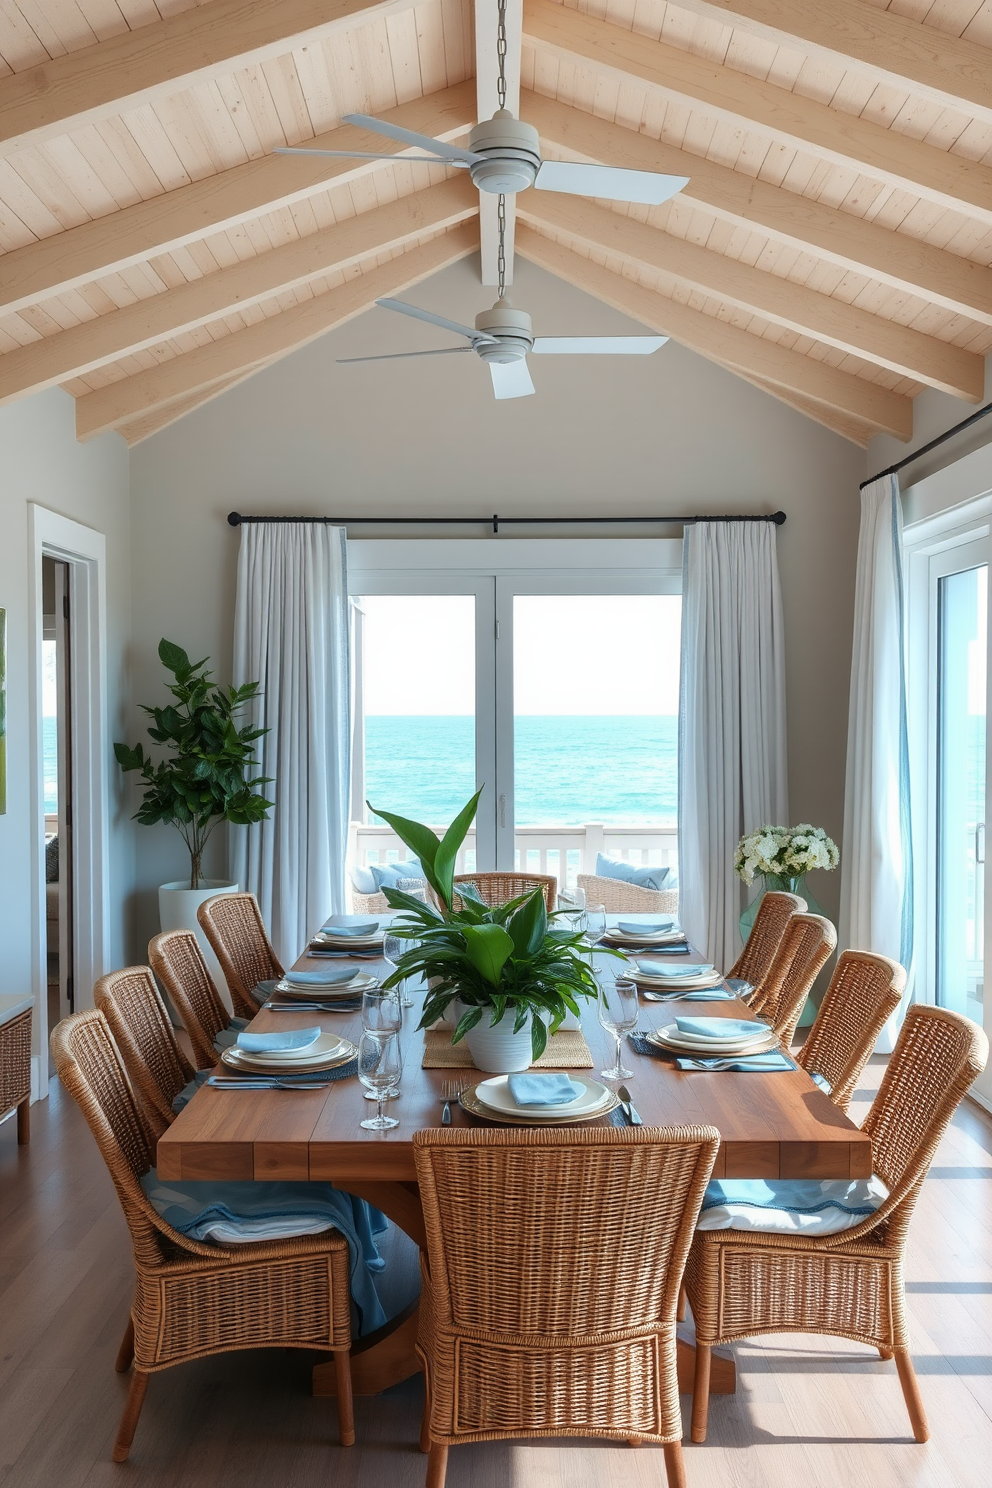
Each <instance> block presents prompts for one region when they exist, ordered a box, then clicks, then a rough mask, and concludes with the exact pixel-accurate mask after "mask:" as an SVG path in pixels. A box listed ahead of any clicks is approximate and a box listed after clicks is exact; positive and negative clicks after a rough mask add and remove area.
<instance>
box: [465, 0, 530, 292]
mask: <svg viewBox="0 0 992 1488" xmlns="http://www.w3.org/2000/svg"><path fill="white" fill-rule="evenodd" d="M504 13H505V16H506V56H505V61H504V75H505V78H506V107H507V108H508V109H509V111H510V113H511V114H516V115H518V116H519V114H520V27H521V23H522V20H523V0H506V5H505V12H504ZM498 22H499V6H498V4H497V0H475V88H476V107H477V110H478V117H479V119H480V120H481V119H491V118H492V116H493V114H494V113H495V112H496V110H497V109H498V108H499V106H500V105H499V95H498V92H497V80H498V77H499V56H498V53H497V45H496V43H497V36H498ZM515 206H516V197H515V196H508V197H505V198H504V216H505V219H506V226H505V229H504V233H503V243H504V254H505V259H506V275H505V280H504V282H505V283H506V284H507V285H510V284H512V283H513V233H514V225H515V222H516V212H515V210H514V209H515ZM498 211H499V197H498V196H493V195H492V193H491V192H488V191H480V192H479V244H480V255H479V257H480V264H481V269H482V282H483V284H491V285H496V284H498V283H499V264H498V257H499V225H498Z"/></svg>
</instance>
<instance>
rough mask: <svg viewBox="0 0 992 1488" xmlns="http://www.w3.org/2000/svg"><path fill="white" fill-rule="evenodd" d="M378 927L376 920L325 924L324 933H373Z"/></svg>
mask: <svg viewBox="0 0 992 1488" xmlns="http://www.w3.org/2000/svg"><path fill="white" fill-rule="evenodd" d="M378 928H379V921H378V920H362V921H361V923H360V924H358V925H325V926H324V927H323V930H324V934H325V935H343V936H346V937H351V936H353V935H354V936H361V935H366V936H368V935H374V934H375V932H376V931H377V930H378Z"/></svg>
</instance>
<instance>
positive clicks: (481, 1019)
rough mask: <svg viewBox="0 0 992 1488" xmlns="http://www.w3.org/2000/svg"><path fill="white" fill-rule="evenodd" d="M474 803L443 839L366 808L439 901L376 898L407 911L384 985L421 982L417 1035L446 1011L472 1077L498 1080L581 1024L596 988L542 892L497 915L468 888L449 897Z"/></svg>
mask: <svg viewBox="0 0 992 1488" xmlns="http://www.w3.org/2000/svg"><path fill="white" fill-rule="evenodd" d="M480 794H481V792H476V794H475V795H474V796H473V797H472V799H471V800H470V801H469V802H468V803H467V805H466V806H465V807H464V808H463V809H462V810H461V811H460V812H459V813H458V815H457V816H456V817H455V820H454V821H453V822H452V823H451V826H450V827H449V828H448V830H447V832H446V833H445V834H444V837H443V838H438V837H437V836H436V834H435V833H434V832H432V831H431V829H430V827H425V826H422V825H421V823H420V822H415V821H408V820H407V819H406V818H405V817H402V816H394V815H392V814H391V813H390V812H388V811H382V810H380V809H379V808H378V807H373V806H372V805H371V802H370V803H369V806H370V809H371V810H373V811H374V812H375V814H376V815H377V816H381V817H382V819H383V820H384V821H386V822H388V824H389V825H390V826H391V827H392V829H393V831H394V832H395V833H396V835H397V836H398V837H399V838H400V840H401V841H402V842H404V843H405V844H406V846H407V847H409V848H410V849H411V850H412V851H413V852H414V853H415V854H416V856H417V857H418V858H419V859H420V862H421V864H422V867H423V873H424V877H425V878H426V879H427V882H428V884H429V885H430V887H431V889H432V890H433V893H434V897H435V899H436V907H435V906H434V905H430V904H424V903H422V902H421V901H420V900H419V899H414V898H413V897H412V896H411V895H409V894H405V893H403V892H402V890H400V889H388V888H383V891H382V892H383V893H384V894H385V896H386V898H387V900H388V901H389V904H390V906H391V907H392V908H393V909H398V910H403V911H405V916H404V918H403V919H402V920H399V921H396V922H395V923H394V924H393V925H392V926H391V932H392V934H394V935H398V936H401V937H403V938H404V939H407V940H409V941H410V942H411V945H410V948H409V950H406V951H404V953H403V955H402V956H401V958H400V960H399V962H398V963H397V966H396V970H395V971H394V972H393V974H392V976H390V977H389V978H387V980H386V981H385V982H384V983H383V985H384V986H386V987H394V986H397V985H398V984H399V983H400V981H402V980H403V979H404V978H405V977H409V976H424V977H426V979H427V983H428V993H427V998H426V1001H425V1003H424V1014H423V1017H422V1018H421V1020H420V1027H421V1028H426V1027H428V1026H429V1025H430V1024H432V1023H435V1022H436V1021H438V1020H439V1019H441V1018H444V1016H445V1014H446V1013H447V1012H448V1009H449V1007H451V1008H452V1016H453V1019H454V1025H455V1026H454V1032H453V1033H452V1036H451V1042H452V1043H453V1044H457V1043H458V1042H459V1040H460V1039H463V1038H464V1039H465V1041H466V1042H467V1044H468V1047H469V1050H470V1052H471V1055H472V1059H473V1061H474V1063H475V1065H476V1066H477V1068H478V1069H482V1070H487V1071H491V1072H494V1073H503V1072H509V1071H512V1070H522V1069H526V1068H527V1066H528V1065H529V1064H530V1063H531V1062H532V1061H533V1060H536V1059H539V1058H540V1056H541V1055H542V1054H543V1053H544V1050H545V1047H546V1045H547V1041H548V1035H549V1033H555V1032H557V1030H558V1029H559V1028H560V1027H561V1024H562V1020H563V1019H564V1017H565V1015H566V1013H568V1012H572V1013H575V1014H576V1015H578V1012H579V1004H580V999H586V998H591V997H595V996H596V994H597V987H596V980H595V977H594V976H593V973H592V970H591V968H590V965H589V962H588V960H587V959H584V957H583V950H584V951H585V955H586V956H588V947H587V946H584V945H583V941H582V937H581V935H578V934H574V933H572V932H571V931H567V930H558V929H556V928H554V924H553V922H552V923H551V924H549V921H548V913H547V908H546V906H545V902H544V895H543V893H542V892H541V890H540V889H537V890H535V891H534V893H532V894H524V895H522V896H521V897H520V898H518V899H513V900H511V901H510V902H509V903H508V904H501V905H499V906H490V905H487V904H484V903H483V902H482V900H481V899H480V898H479V897H478V895H477V894H476V893H475V891H474V890H473V888H472V886H471V885H470V884H464V883H463V884H459V886H458V892H457V895H456V894H455V891H454V885H453V879H454V872H455V859H456V857H457V854H458V849H459V848H460V847H461V845H462V842H463V841H464V839H465V834H466V832H467V831H468V829H469V827H470V825H471V823H472V819H473V817H474V816H475V811H476V807H477V806H478V803H479V796H480ZM456 899H457V902H458V908H455V903H456ZM452 1005H454V1006H453V1007H452Z"/></svg>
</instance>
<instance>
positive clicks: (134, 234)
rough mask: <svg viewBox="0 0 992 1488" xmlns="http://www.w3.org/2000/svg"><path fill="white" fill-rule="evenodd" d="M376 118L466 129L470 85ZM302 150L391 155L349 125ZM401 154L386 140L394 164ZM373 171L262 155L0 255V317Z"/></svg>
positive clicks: (445, 130) (382, 142)
mask: <svg viewBox="0 0 992 1488" xmlns="http://www.w3.org/2000/svg"><path fill="white" fill-rule="evenodd" d="M213 3H216V0H213ZM186 14H190V12H186ZM382 117H383V118H384V119H388V120H390V121H391V122H392V123H394V124H399V125H401V126H402V127H403V128H404V129H414V130H417V131H419V132H420V133H421V134H429V135H433V136H434V137H435V138H437V139H444V140H447V139H451V138H452V137H454V136H457V135H460V134H463V133H464V131H465V130H466V129H467V128H468V127H469V126H470V125H471V124H473V123H474V122H475V85H474V84H473V83H471V82H468V83H459V84H458V85H457V86H456V87H453V88H445V89H444V90H443V91H442V92H440V93H434V94H431V95H430V96H429V97H427V98H417V99H415V100H414V101H413V102H411V103H404V104H401V106H400V107H399V108H395V109H389V110H387V111H386V112H385V113H384V114H383V115H382ZM308 143H309V144H311V145H313V146H315V147H316V148H318V149H323V150H381V151H384V152H386V151H389V150H392V149H393V143H392V142H391V141H390V140H388V139H387V138H386V137H385V136H384V135H381V134H371V133H370V132H369V131H367V130H362V129H355V128H353V127H352V126H351V125H342V126H341V128H339V129H331V130H328V131H327V132H326V133H325V134H321V135H318V136H317V138H316V139H314V140H311V141H308ZM405 148H406V147H405V146H403V145H401V144H399V143H398V142H396V144H395V149H396V152H397V157H398V158H402V152H403V150H404V149H405ZM383 168H385V169H386V170H390V169H391V168H392V167H391V166H389V165H386V166H385V167H383V166H381V165H378V164H377V163H376V162H375V161H364V160H332V159H330V158H328V157H327V156H323V157H321V156H319V155H313V156H306V155H264V156H262V158H261V159H260V160H249V161H247V162H246V163H245V164H244V165H236V166H232V167H231V169H230V170H225V171H220V172H219V173H218V174H217V175H215V176H206V177H205V178H204V179H203V180H200V181H193V182H192V183H191V184H190V185H188V186H180V187H178V188H177V189H176V190H175V191H168V192H163V193H162V195H161V196H156V197H152V198H151V200H149V201H143V202H136V203H135V205H134V206H131V207H124V208H122V210H121V211H119V212H111V213H109V214H108V215H106V216H104V217H97V218H95V219H94V220H93V221H92V222H83V223H81V224H80V225H79V226H78V227H70V228H69V229H68V230H67V231H66V232H61V233H55V234H54V235H53V236H52V237H49V238H43V239H42V240H41V241H40V242H38V243H28V244H27V245H26V246H25V247H23V248H15V249H14V250H13V251H12V252H11V253H6V254H4V255H2V256H0V310H4V311H7V312H12V311H15V310H19V309H22V308H23V307H24V306H26V305H33V304H36V303H37V301H39V300H42V299H44V298H45V297H46V296H48V295H56V294H63V293H65V291H66V290H70V289H75V288H77V287H78V286H79V285H80V284H85V283H87V282H88V281H89V280H92V279H97V278H99V277H100V275H101V274H110V273H113V272H115V271H116V270H118V269H123V268H126V267H127V266H128V265H129V264H133V263H139V262H141V260H142V259H145V258H148V257H150V256H152V255H154V254H157V253H167V252H169V251H170V250H171V249H174V248H179V247H181V246H182V245H183V244H184V243H191V242H193V241H195V240H196V239H197V238H202V237H205V236H206V235H207V234H208V233H212V232H220V231H222V230H223V229H225V228H229V227H233V226H235V224H237V223H239V222H244V221H246V220H248V219H249V218H251V217H257V216H258V215H259V213H261V212H274V211H276V210H277V209H278V208H280V207H286V206H289V205H290V204H291V203H292V202H295V201H300V200H302V199H303V198H304V197H307V196H314V195H316V194H317V193H318V192H321V191H326V190H327V188H328V187H329V186H334V185H343V184H344V183H345V182H346V181H351V180H355V179H356V178H357V177H359V176H363V175H366V174H368V172H369V171H372V170H381V169H383Z"/></svg>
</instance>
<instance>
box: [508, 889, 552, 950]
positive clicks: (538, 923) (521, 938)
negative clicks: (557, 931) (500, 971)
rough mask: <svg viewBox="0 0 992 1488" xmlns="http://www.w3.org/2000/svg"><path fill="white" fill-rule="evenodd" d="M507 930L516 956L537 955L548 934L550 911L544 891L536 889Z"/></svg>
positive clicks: (509, 922)
mask: <svg viewBox="0 0 992 1488" xmlns="http://www.w3.org/2000/svg"><path fill="white" fill-rule="evenodd" d="M506 928H507V930H508V931H509V934H510V938H511V939H512V941H513V950H514V954H515V955H517V956H526V957H530V956H534V955H536V954H537V952H538V951H539V950H540V948H541V946H542V945H543V944H544V941H545V938H546V936H547V933H548V910H547V906H546V904H545V902H544V892H543V890H542V889H535V890H534V892H533V894H530V895H528V897H527V898H526V899H525V900H524V902H523V904H522V905H521V906H520V908H519V909H518V910H517V912H516V914H515V915H514V916H513V917H512V919H510V920H509V921H508V923H507V927H506Z"/></svg>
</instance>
